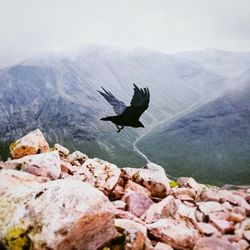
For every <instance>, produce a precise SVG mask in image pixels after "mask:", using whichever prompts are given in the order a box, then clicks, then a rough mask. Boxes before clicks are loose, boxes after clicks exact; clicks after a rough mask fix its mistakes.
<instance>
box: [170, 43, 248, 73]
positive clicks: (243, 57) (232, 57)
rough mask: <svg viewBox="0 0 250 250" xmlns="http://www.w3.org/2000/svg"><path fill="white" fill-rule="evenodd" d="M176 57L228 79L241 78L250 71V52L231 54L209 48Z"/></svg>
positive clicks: (182, 53) (179, 54)
mask: <svg viewBox="0 0 250 250" xmlns="http://www.w3.org/2000/svg"><path fill="white" fill-rule="evenodd" d="M175 56H176V57H177V58H180V59H187V60H189V61H191V62H196V63H198V64H200V65H202V66H204V68H205V69H207V70H210V71H212V72H214V73H216V74H218V75H221V76H225V77H227V78H235V77H239V76H241V75H242V74H243V73H244V72H246V71H247V70H248V69H250V52H231V51H223V50H217V49H212V48H209V49H206V50H197V51H188V52H181V53H178V54H176V55H175Z"/></svg>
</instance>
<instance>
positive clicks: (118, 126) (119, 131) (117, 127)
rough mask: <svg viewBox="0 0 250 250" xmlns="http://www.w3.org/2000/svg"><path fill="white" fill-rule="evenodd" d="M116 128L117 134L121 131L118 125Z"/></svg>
mask: <svg viewBox="0 0 250 250" xmlns="http://www.w3.org/2000/svg"><path fill="white" fill-rule="evenodd" d="M116 127H117V128H118V130H117V131H116V132H117V133H119V132H120V131H121V129H120V127H119V125H116Z"/></svg>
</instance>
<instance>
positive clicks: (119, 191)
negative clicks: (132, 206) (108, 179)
mask: <svg viewBox="0 0 250 250" xmlns="http://www.w3.org/2000/svg"><path fill="white" fill-rule="evenodd" d="M124 194H125V190H124V188H123V187H122V186H120V185H119V184H117V185H116V186H115V187H114V189H113V190H112V192H111V193H110V194H109V199H110V200H112V201H114V200H119V199H122V197H123V196H124Z"/></svg>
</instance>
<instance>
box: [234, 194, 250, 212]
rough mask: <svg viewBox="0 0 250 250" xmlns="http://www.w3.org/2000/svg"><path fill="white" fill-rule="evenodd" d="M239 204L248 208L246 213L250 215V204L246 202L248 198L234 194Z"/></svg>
mask: <svg viewBox="0 0 250 250" xmlns="http://www.w3.org/2000/svg"><path fill="white" fill-rule="evenodd" d="M234 198H235V200H236V201H237V204H238V205H239V206H241V207H242V208H244V209H245V210H246V215H247V216H250V205H249V204H248V203H247V202H246V200H245V199H244V198H243V197H242V196H240V195H234Z"/></svg>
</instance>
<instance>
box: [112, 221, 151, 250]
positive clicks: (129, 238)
mask: <svg viewBox="0 0 250 250" xmlns="http://www.w3.org/2000/svg"><path fill="white" fill-rule="evenodd" d="M115 226H116V228H117V230H118V232H119V233H120V234H121V235H120V236H119V237H124V243H123V244H124V249H125V250H140V249H142V250H143V249H145V250H150V249H153V247H152V245H151V243H150V240H149V239H148V237H147V228H146V227H145V226H143V225H141V224H140V223H137V222H134V221H132V220H128V219H115Z"/></svg>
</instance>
